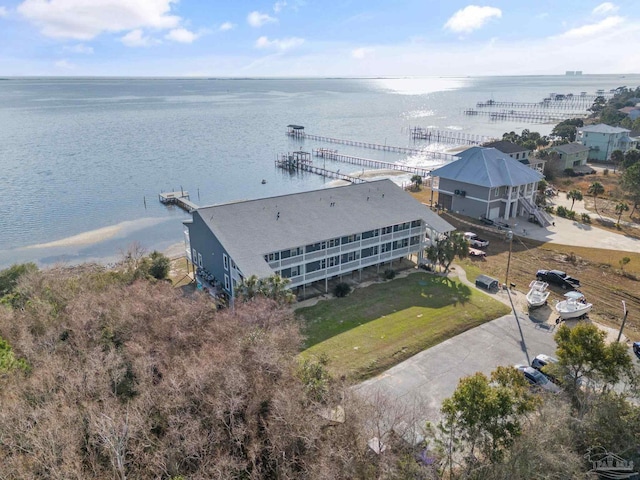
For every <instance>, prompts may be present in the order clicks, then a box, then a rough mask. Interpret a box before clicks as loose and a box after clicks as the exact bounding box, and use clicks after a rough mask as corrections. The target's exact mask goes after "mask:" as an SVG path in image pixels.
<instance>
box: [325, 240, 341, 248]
mask: <svg viewBox="0 0 640 480" xmlns="http://www.w3.org/2000/svg"><path fill="white" fill-rule="evenodd" d="M328 243H329V245H328V247H329V248H333V247H337V246H339V245H340V239H339V238H332V239H331V240H329V242H328Z"/></svg>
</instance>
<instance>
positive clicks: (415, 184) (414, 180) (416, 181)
mask: <svg viewBox="0 0 640 480" xmlns="http://www.w3.org/2000/svg"><path fill="white" fill-rule="evenodd" d="M411 182H412V183H413V189H414V190H420V185H422V177H421V176H420V175H418V174H415V175H414V176H413V177H411Z"/></svg>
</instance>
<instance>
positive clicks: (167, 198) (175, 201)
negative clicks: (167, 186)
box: [158, 191, 198, 213]
mask: <svg viewBox="0 0 640 480" xmlns="http://www.w3.org/2000/svg"><path fill="white" fill-rule="evenodd" d="M158 200H160V203H162V204H163V205H177V206H178V207H180V208H181V209H183V210H185V211H187V212H189V213H191V212H193V211H194V210H197V209H198V205H196V204H195V203H193V202H192V201H190V200H189V192H186V191H180V192H164V193H160V194H159V195H158Z"/></svg>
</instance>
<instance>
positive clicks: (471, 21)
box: [444, 5, 502, 33]
mask: <svg viewBox="0 0 640 480" xmlns="http://www.w3.org/2000/svg"><path fill="white" fill-rule="evenodd" d="M494 17H495V18H501V17H502V10H500V9H499V8H495V7H479V6H477V5H467V6H466V7H464V8H463V9H461V10H458V11H457V12H456V13H454V14H453V16H452V17H451V18H450V19H449V20H447V23H445V24H444V28H447V29H449V30H451V31H452V32H456V33H471V32H473V31H474V30H477V29H479V28H481V27H483V26H484V25H485V24H486V23H487V22H488V21H489V20H491V19H492V18H494Z"/></svg>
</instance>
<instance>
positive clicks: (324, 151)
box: [313, 148, 455, 177]
mask: <svg viewBox="0 0 640 480" xmlns="http://www.w3.org/2000/svg"><path fill="white" fill-rule="evenodd" d="M313 154H314V156H316V157H320V158H324V159H327V160H333V161H336V162H342V163H350V164H352V165H362V166H365V167H373V168H376V169H388V170H397V171H399V172H406V173H411V174H413V175H420V176H421V177H427V176H429V175H430V173H431V170H433V169H434V168H437V167H439V166H441V165H434V166H433V167H412V166H410V165H402V164H400V163H390V162H382V161H380V160H373V159H370V158H361V157H354V156H351V155H343V154H340V153H338V151H337V150H332V149H329V148H317V149H315V150H313ZM442 155H445V156H446V157H448V158H446V159H443V161H442V163H445V162H446V161H448V160H452V159H453V158H455V157H454V156H453V155H449V154H446V153H443V154H442Z"/></svg>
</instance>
